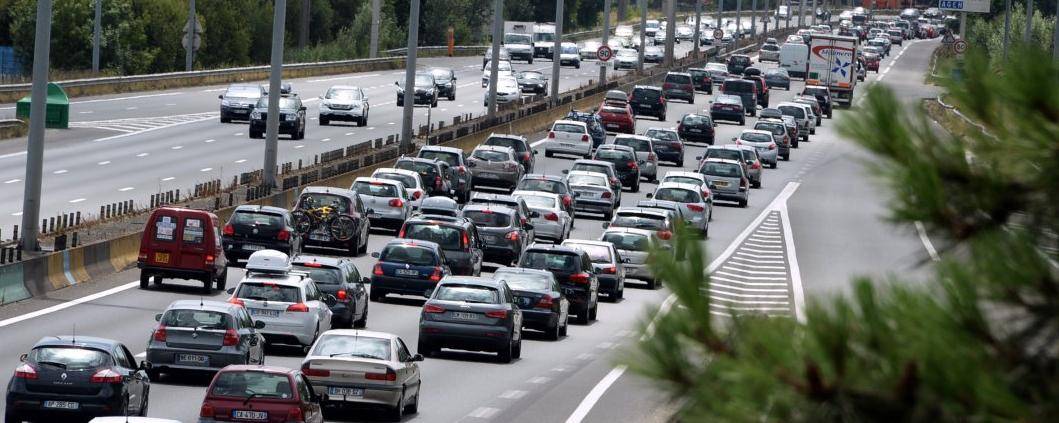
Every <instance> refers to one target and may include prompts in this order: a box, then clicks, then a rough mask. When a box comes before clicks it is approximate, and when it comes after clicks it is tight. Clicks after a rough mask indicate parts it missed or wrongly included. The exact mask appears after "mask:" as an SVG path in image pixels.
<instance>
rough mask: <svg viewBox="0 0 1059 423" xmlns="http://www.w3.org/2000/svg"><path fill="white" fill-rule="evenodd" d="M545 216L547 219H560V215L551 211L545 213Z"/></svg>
mask: <svg viewBox="0 0 1059 423" xmlns="http://www.w3.org/2000/svg"><path fill="white" fill-rule="evenodd" d="M544 218H545V219H547V220H551V221H553V222H558V221H559V215H557V214H555V212H551V213H548V214H546V215H544Z"/></svg>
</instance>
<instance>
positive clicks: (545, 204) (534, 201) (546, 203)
mask: <svg viewBox="0 0 1059 423" xmlns="http://www.w3.org/2000/svg"><path fill="white" fill-rule="evenodd" d="M520 197H522V200H523V201H525V202H526V205H527V206H529V207H539V208H544V209H552V208H555V199H554V198H552V197H545V196H542V195H525V194H523V195H520Z"/></svg>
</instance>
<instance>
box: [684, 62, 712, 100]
mask: <svg viewBox="0 0 1059 423" xmlns="http://www.w3.org/2000/svg"><path fill="white" fill-rule="evenodd" d="M688 73H690V74H691V80H692V84H694V85H695V90H696V91H706V94H713V75H711V74H710V71H708V70H706V69H702V68H690V69H688Z"/></svg>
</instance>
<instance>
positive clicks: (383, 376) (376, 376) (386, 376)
mask: <svg viewBox="0 0 1059 423" xmlns="http://www.w3.org/2000/svg"><path fill="white" fill-rule="evenodd" d="M364 378H365V379H367V380H385V381H388V382H394V381H396V380H397V372H394V371H393V369H386V373H364Z"/></svg>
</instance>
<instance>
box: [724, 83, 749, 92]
mask: <svg viewBox="0 0 1059 423" xmlns="http://www.w3.org/2000/svg"><path fill="white" fill-rule="evenodd" d="M724 92H725V93H752V92H754V83H753V82H751V81H740V80H728V81H724Z"/></svg>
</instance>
